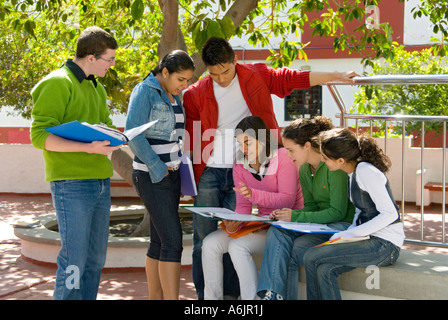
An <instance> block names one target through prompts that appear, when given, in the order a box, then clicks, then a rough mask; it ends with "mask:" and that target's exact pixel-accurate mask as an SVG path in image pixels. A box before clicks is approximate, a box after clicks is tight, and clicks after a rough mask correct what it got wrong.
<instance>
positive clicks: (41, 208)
mask: <svg viewBox="0 0 448 320" xmlns="http://www.w3.org/2000/svg"><path fill="white" fill-rule="evenodd" d="M135 203H137V204H139V202H138V200H136V199H113V203H112V206H113V207H117V206H126V205H133V204H134V205H135ZM405 212H406V217H405V228H406V234H407V236H408V237H410V238H419V237H420V214H419V211H418V210H416V208H415V205H407V206H406V208H405ZM440 212H441V207H440V206H439V207H437V206H433V208H431V209H430V210H425V222H424V226H425V228H424V229H425V239H426V240H429V241H438V240H440V239H441V232H440V230H441V216H442V215H441V214H440ZM49 213H54V209H53V207H52V204H51V199H50V197H49V196H48V195H33V196H24V195H16V194H0V300H51V299H52V294H53V287H54V279H55V271H56V269H55V268H54V267H49V266H39V265H36V264H33V263H30V262H27V261H24V260H23V259H22V258H21V257H20V240H19V239H18V238H17V237H16V236H15V235H14V232H13V228H12V227H11V225H10V224H11V223H13V222H15V221H18V220H23V219H26V218H33V217H37V216H39V215H44V214H49ZM447 220H448V217H447ZM446 229H447V230H448V223H447V227H446ZM405 248H407V249H416V250H426V251H433V252H441V253H448V249H441V248H431V247H421V246H410V245H406V246H405ZM98 299H99V300H145V299H147V285H146V276H145V273H144V271H143V270H141V271H133V272H103V274H102V279H101V283H100V289H99V294H98ZM180 299H182V300H195V299H196V294H195V290H194V286H193V282H192V279H191V266H184V267H183V268H182V273H181V292H180Z"/></svg>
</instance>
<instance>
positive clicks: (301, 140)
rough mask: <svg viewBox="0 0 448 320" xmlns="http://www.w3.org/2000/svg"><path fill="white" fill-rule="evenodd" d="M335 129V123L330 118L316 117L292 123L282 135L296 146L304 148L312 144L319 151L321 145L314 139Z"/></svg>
mask: <svg viewBox="0 0 448 320" xmlns="http://www.w3.org/2000/svg"><path fill="white" fill-rule="evenodd" d="M330 129H333V122H332V121H331V119H330V118H327V117H324V116H316V117H314V118H313V119H305V118H302V119H297V120H295V121H293V122H291V123H290V124H289V125H288V126H287V127H286V128H285V129H284V130H283V133H282V137H283V138H285V139H289V140H292V141H294V143H295V144H299V145H301V146H304V145H305V143H307V142H310V143H311V146H312V147H313V148H315V149H319V144H318V142H316V141H315V140H314V139H313V137H315V136H317V135H319V133H321V132H323V131H327V130H330Z"/></svg>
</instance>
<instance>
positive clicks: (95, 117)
mask: <svg viewBox="0 0 448 320" xmlns="http://www.w3.org/2000/svg"><path fill="white" fill-rule="evenodd" d="M117 48H118V45H117V42H116V40H115V39H114V38H113V37H112V36H111V35H110V34H109V33H107V32H106V31H104V30H103V29H101V28H98V27H90V28H87V29H85V30H84V31H83V32H82V33H81V35H80V36H79V38H78V42H77V50H76V57H75V59H73V60H71V59H69V60H67V62H66V63H65V65H64V66H63V67H61V68H60V69H58V70H56V71H53V72H51V73H50V74H49V75H47V76H46V77H45V78H43V79H42V80H41V81H40V82H39V83H37V84H36V86H35V87H34V88H33V89H32V91H31V95H32V98H33V104H34V107H33V112H32V116H33V123H32V126H31V141H32V143H33V145H34V146H35V147H36V148H39V149H42V150H43V156H44V159H45V172H46V181H49V182H50V184H51V194H52V198H53V205H54V207H55V209H56V214H57V218H58V226H59V234H60V237H61V244H62V248H61V250H60V252H59V255H58V258H57V264H58V270H57V272H56V284H55V290H54V294H53V298H54V299H55V300H65V299H80V300H87V299H89V300H90V299H96V296H97V292H98V287H99V282H100V276H101V270H102V268H103V266H104V263H105V260H106V251H107V240H108V234H109V214H110V204H111V203H110V180H109V178H110V177H111V176H112V174H113V166H112V163H111V161H110V160H109V159H108V157H107V156H108V155H109V154H110V153H111V152H112V151H114V150H116V149H118V148H119V147H111V146H109V144H110V143H109V141H94V142H92V143H82V142H77V141H72V140H67V139H64V138H61V137H58V136H56V135H53V134H50V133H49V132H47V131H46V130H45V129H46V128H50V127H53V126H57V125H59V124H62V123H66V122H70V121H73V120H78V121H80V122H84V121H85V122H88V123H92V124H95V123H105V124H107V125H109V126H113V125H112V121H111V119H110V112H109V108H108V106H107V104H106V90H105V89H104V87H103V86H102V85H101V84H100V83H98V82H97V81H96V80H95V76H98V77H104V76H105V74H106V72H107V70H108V69H109V68H110V67H111V66H113V65H115V50H116V49H117Z"/></svg>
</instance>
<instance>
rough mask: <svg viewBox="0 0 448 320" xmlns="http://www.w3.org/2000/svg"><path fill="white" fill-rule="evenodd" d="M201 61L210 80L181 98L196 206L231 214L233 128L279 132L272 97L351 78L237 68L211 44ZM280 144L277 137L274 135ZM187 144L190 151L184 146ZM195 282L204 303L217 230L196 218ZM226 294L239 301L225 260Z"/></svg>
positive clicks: (224, 45) (221, 44) (218, 43)
mask: <svg viewBox="0 0 448 320" xmlns="http://www.w3.org/2000/svg"><path fill="white" fill-rule="evenodd" d="M202 60H203V61H204V63H205V65H206V67H207V70H208V72H209V75H208V76H206V77H205V78H203V79H201V80H199V81H198V82H196V83H195V84H193V85H192V86H190V87H189V88H188V90H187V91H186V92H185V94H184V107H185V113H186V130H187V132H188V134H189V141H187V148H188V147H189V149H190V150H191V151H192V159H193V170H194V175H195V179H196V183H197V187H198V195H197V196H196V197H195V199H194V204H195V205H196V206H207V207H223V208H228V209H231V210H234V208H235V192H234V191H233V187H234V183H233V176H232V168H233V165H234V162H235V154H236V150H237V145H236V142H235V138H234V128H235V126H236V125H237V124H238V123H239V121H240V120H241V119H243V118H245V117H247V116H251V115H252V116H259V117H260V118H262V119H263V120H264V122H265V123H266V125H267V126H268V127H269V129H274V130H275V129H277V130H278V129H279V126H278V123H277V120H276V118H275V113H274V108H273V102H272V98H271V94H275V95H277V96H278V97H280V98H283V97H285V96H287V95H289V94H290V93H291V92H292V90H293V89H308V88H310V87H312V86H315V85H320V84H323V83H326V82H329V81H333V80H350V79H351V78H352V77H354V76H355V75H356V73H354V72H345V73H340V72H302V71H296V70H292V69H289V68H280V69H273V68H269V67H267V66H266V65H265V64H263V63H257V64H247V65H243V64H239V63H237V57H236V56H235V53H234V51H233V49H232V47H231V46H230V44H229V43H228V42H227V41H226V40H225V39H221V38H210V39H209V40H208V41H207V42H206V43H205V45H204V47H203V48H202ZM278 139H279V141H280V133H279V132H278ZM188 143H189V145H188ZM193 219H194V221H193V222H194V224H193V225H194V233H193V282H194V284H195V286H196V291H197V294H198V299H203V295H204V279H203V274H202V259H201V254H202V252H201V251H202V250H201V248H202V240H203V239H204V238H205V237H206V236H207V235H208V234H209V233H211V232H212V231H214V230H216V228H217V222H216V221H215V220H212V219H207V218H204V217H200V216H197V215H195V216H194V218H193ZM224 270H225V272H224V274H225V277H224V278H225V279H224V294H225V295H228V296H233V297H238V294H239V289H238V281H237V278H236V274H235V272H234V270H233V267H232V264H231V261H230V258H229V257H228V256H225V257H224Z"/></svg>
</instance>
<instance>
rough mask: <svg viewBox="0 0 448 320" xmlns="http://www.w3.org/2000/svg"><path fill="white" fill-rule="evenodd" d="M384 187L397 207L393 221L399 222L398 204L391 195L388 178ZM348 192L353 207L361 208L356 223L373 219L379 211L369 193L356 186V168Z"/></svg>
mask: <svg viewBox="0 0 448 320" xmlns="http://www.w3.org/2000/svg"><path fill="white" fill-rule="evenodd" d="M358 164H359V163H358ZM348 182H349V184H350V179H349V180H348ZM386 189H387V193H388V194H389V197H390V198H391V200H392V202H393V203H394V206H395V208H396V209H397V220H396V221H395V222H394V223H396V222H399V221H400V215H399V214H398V206H397V204H396V203H395V200H394V198H393V196H392V191H391V189H390V185H389V180H387V183H386ZM349 193H351V196H352V201H353V204H354V205H355V207H356V208H358V209H359V210H361V213H360V214H359V216H358V219H357V221H356V225H360V224H363V223H365V222H367V221H369V220H371V219H373V218H374V217H376V216H377V215H378V214H379V211H378V210H377V209H376V206H375V203H374V202H373V201H372V198H371V197H370V195H369V194H368V193H367V192H366V191H364V190H362V189H361V188H360V187H359V186H358V183H357V181H356V168H355V171H354V172H353V176H352V183H351V186H349Z"/></svg>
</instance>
